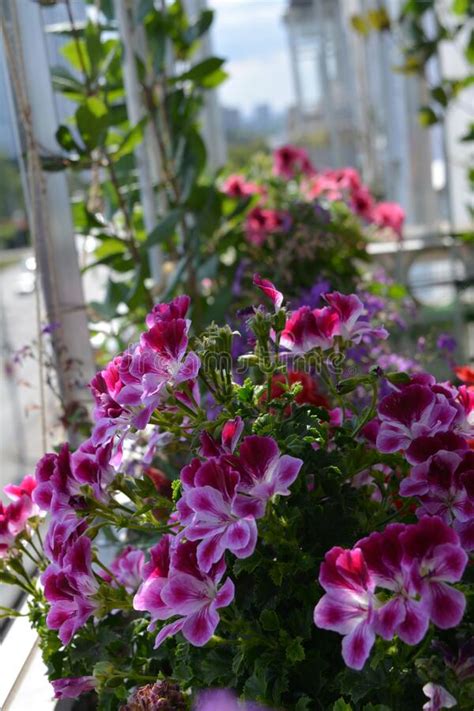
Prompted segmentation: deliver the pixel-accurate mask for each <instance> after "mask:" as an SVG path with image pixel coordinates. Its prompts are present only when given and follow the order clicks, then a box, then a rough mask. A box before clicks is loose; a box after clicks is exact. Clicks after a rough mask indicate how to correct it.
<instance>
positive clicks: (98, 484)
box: [71, 439, 115, 500]
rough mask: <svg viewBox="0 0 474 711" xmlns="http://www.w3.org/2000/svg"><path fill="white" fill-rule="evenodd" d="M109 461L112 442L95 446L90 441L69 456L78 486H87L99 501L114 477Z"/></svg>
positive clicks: (103, 496)
mask: <svg viewBox="0 0 474 711" xmlns="http://www.w3.org/2000/svg"><path fill="white" fill-rule="evenodd" d="M111 459H112V442H107V443H106V444H103V445H95V444H94V443H93V442H92V439H88V440H86V441H85V442H83V443H82V444H81V446H80V447H79V449H77V450H76V451H75V452H74V453H73V454H72V455H71V469H72V473H73V476H74V478H75V479H76V481H77V482H78V483H79V484H89V486H91V487H92V490H93V492H94V495H95V496H96V497H97V498H98V499H99V500H101V499H102V500H103V499H104V498H105V489H106V487H107V486H108V485H109V484H110V483H111V481H112V479H113V478H114V476H115V471H114V469H113V467H112V466H111V463H110V461H111Z"/></svg>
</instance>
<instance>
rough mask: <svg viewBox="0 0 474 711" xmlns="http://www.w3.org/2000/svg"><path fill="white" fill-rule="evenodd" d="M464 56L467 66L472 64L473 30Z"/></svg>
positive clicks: (473, 52) (473, 50) (473, 53)
mask: <svg viewBox="0 0 474 711" xmlns="http://www.w3.org/2000/svg"><path fill="white" fill-rule="evenodd" d="M464 55H465V57H466V59H467V61H468V62H469V64H474V30H472V31H471V34H470V35H469V40H468V43H467V45H466V48H465V50H464Z"/></svg>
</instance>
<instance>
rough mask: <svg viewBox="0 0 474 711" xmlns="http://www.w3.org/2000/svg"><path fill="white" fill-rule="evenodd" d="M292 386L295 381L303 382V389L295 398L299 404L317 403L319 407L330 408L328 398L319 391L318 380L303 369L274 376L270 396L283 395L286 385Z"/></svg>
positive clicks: (273, 397)
mask: <svg viewBox="0 0 474 711" xmlns="http://www.w3.org/2000/svg"><path fill="white" fill-rule="evenodd" d="M287 383H288V385H290V386H292V385H294V384H295V383H301V385H302V386H303V390H301V391H300V392H299V393H298V395H297V396H296V398H295V400H296V402H297V403H298V405H316V406H317V407H325V408H327V409H329V408H330V404H329V402H328V400H327V398H326V397H325V396H324V395H322V394H321V393H320V392H318V388H317V385H316V382H315V381H314V380H313V378H312V377H311V376H310V375H309V374H308V373H304V372H302V371H294V370H290V371H289V372H288V373H287V374H286V375H284V374H283V373H279V374H278V375H274V376H273V377H272V387H271V391H270V397H271V399H272V400H275V398H278V397H281V396H282V395H283V393H284V392H285V391H286V388H285V385H286V384H287Z"/></svg>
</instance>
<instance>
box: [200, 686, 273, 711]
mask: <svg viewBox="0 0 474 711" xmlns="http://www.w3.org/2000/svg"><path fill="white" fill-rule="evenodd" d="M193 711H269V709H266V707H263V706H260V704H255V703H253V702H252V701H240V700H239V699H238V698H237V696H236V694H234V693H233V692H232V691H228V690H227V689H209V691H202V692H201V693H200V694H199V696H198V698H197V701H196V704H195V705H194V706H193Z"/></svg>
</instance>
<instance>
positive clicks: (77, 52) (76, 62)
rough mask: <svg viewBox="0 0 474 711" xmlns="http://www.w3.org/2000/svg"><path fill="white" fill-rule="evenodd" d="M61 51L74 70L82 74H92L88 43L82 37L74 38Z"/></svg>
mask: <svg viewBox="0 0 474 711" xmlns="http://www.w3.org/2000/svg"><path fill="white" fill-rule="evenodd" d="M59 51H60V52H61V54H62V55H63V57H64V58H65V59H67V61H68V62H69V64H70V65H71V66H72V67H74V69H77V71H79V72H81V73H82V74H84V73H86V74H87V75H89V74H90V71H91V63H90V60H89V55H88V52H87V46H86V41H85V40H84V39H83V38H82V37H80V38H74V39H72V40H71V41H70V42H66V44H64V45H63V46H62V47H61V49H60V50H59Z"/></svg>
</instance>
